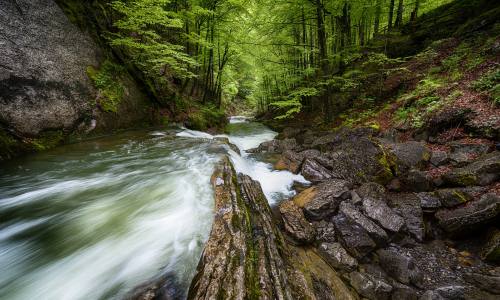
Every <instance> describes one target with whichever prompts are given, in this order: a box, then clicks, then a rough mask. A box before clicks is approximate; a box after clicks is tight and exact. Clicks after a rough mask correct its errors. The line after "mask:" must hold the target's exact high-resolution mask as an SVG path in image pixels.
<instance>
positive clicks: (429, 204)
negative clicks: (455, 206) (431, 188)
mask: <svg viewBox="0 0 500 300" xmlns="http://www.w3.org/2000/svg"><path fill="white" fill-rule="evenodd" d="M417 197H418V198H419V199H420V207H422V208H423V209H438V208H440V207H441V200H440V199H439V197H437V196H436V194H435V193H432V192H422V193H418V194H417Z"/></svg>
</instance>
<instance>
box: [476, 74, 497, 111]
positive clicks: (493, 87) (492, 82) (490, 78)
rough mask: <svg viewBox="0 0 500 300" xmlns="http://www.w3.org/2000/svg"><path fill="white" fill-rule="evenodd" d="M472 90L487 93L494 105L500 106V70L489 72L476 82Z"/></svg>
mask: <svg viewBox="0 0 500 300" xmlns="http://www.w3.org/2000/svg"><path fill="white" fill-rule="evenodd" d="M472 88H473V89H475V90H476V91H481V92H487V93H488V94H489V95H490V97H491V99H492V100H493V103H495V104H496V105H500V69H498V68H497V69H495V70H493V71H491V72H488V73H486V74H485V75H483V76H482V77H480V78H479V79H478V80H476V81H474V83H473V84H472Z"/></svg>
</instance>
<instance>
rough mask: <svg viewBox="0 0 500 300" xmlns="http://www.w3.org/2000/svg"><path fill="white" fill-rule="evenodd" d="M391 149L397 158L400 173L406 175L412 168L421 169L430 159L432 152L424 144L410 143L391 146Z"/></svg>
mask: <svg viewBox="0 0 500 300" xmlns="http://www.w3.org/2000/svg"><path fill="white" fill-rule="evenodd" d="M389 149H390V151H391V152H392V154H393V155H394V156H395V157H396V162H397V165H398V171H399V172H401V173H405V172H406V171H407V170H409V169H410V168H421V167H423V166H424V165H425V164H426V163H427V162H428V161H429V159H430V157H431V154H430V151H429V150H428V149H427V147H426V146H425V143H423V142H415V141H410V142H406V143H397V144H392V145H389Z"/></svg>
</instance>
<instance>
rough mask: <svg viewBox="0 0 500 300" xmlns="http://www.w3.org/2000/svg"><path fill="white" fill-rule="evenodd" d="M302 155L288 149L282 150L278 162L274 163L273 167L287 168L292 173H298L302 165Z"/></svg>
mask: <svg viewBox="0 0 500 300" xmlns="http://www.w3.org/2000/svg"><path fill="white" fill-rule="evenodd" d="M302 159H303V156H302V155H300V154H298V153H296V152H294V151H291V150H288V151H285V152H283V155H282V156H281V157H280V159H279V160H278V162H276V164H274V168H275V169H276V170H288V171H290V172H292V173H294V174H297V173H299V171H300V167H301V166H302Z"/></svg>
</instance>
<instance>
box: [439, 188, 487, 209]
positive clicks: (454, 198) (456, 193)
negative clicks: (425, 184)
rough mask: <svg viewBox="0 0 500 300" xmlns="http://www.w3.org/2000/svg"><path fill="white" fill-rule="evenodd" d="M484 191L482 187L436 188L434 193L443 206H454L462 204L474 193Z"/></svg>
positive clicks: (471, 197)
mask: <svg viewBox="0 0 500 300" xmlns="http://www.w3.org/2000/svg"><path fill="white" fill-rule="evenodd" d="M484 191H485V188H482V187H466V188H449V189H440V190H437V191H436V192H435V193H434V194H435V195H436V196H437V197H438V198H439V199H440V202H441V204H442V205H443V206H445V207H454V206H458V205H460V204H464V203H466V202H468V201H470V200H472V199H473V198H474V195H477V194H480V193H482V192H484Z"/></svg>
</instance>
